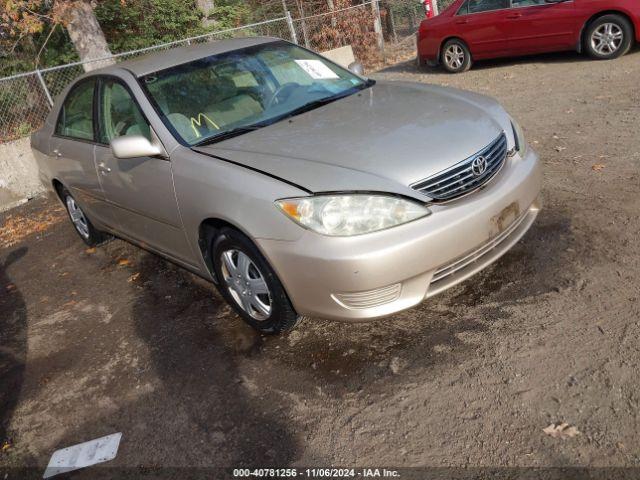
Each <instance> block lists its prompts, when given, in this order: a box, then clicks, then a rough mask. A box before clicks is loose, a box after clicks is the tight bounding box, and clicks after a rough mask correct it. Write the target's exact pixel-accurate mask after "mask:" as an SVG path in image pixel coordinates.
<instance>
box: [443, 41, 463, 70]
mask: <svg viewBox="0 0 640 480" xmlns="http://www.w3.org/2000/svg"><path fill="white" fill-rule="evenodd" d="M444 61H445V62H446V63H447V65H448V66H449V67H450V68H451V69H453V70H457V69H459V68H460V67H462V65H463V64H464V50H463V49H462V47H461V46H460V45H456V44H453V45H449V47H447V49H446V50H445V52H444Z"/></svg>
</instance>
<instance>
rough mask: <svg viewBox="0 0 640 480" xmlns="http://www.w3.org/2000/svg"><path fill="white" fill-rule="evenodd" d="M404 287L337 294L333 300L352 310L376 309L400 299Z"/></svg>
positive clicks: (396, 285)
mask: <svg viewBox="0 0 640 480" xmlns="http://www.w3.org/2000/svg"><path fill="white" fill-rule="evenodd" d="M401 289H402V285H401V284H399V283H396V284H394V285H389V286H387V287H382V288H377V289H375V290H367V291H365V292H353V293H336V294H334V295H332V296H333V298H334V299H335V300H336V301H338V302H339V303H341V304H342V305H343V306H345V307H347V308H351V309H357V310H360V309H365V308H375V307H379V306H380V305H384V304H385V303H390V302H393V301H395V300H397V299H398V297H400V291H401Z"/></svg>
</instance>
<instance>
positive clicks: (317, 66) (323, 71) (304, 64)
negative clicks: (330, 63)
mask: <svg viewBox="0 0 640 480" xmlns="http://www.w3.org/2000/svg"><path fill="white" fill-rule="evenodd" d="M295 62H296V63H297V64H298V65H299V66H300V68H302V69H303V70H304V71H305V72H307V73H308V74H309V76H310V77H311V78H313V79H315V80H326V79H329V78H340V77H339V76H338V75H336V72H334V71H333V70H331V69H330V68H329V67H327V66H326V65H325V64H324V63H323V62H322V61H321V60H296V61H295Z"/></svg>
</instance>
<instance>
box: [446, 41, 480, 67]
mask: <svg viewBox="0 0 640 480" xmlns="http://www.w3.org/2000/svg"><path fill="white" fill-rule="evenodd" d="M440 62H441V63H442V66H443V67H444V69H445V70H446V71H447V72H449V73H461V72H466V71H467V70H469V69H470V68H471V64H472V63H473V62H472V60H471V52H470V51H469V48H468V47H467V45H466V44H465V43H464V42H463V41H462V40H459V39H457V38H453V39H451V40H449V41H447V42H446V43H445V44H444V46H443V47H442V52H441V54H440Z"/></svg>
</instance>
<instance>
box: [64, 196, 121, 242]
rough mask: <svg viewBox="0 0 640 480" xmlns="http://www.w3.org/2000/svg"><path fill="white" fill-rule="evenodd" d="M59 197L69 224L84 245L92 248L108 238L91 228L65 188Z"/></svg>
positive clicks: (91, 225) (85, 216)
mask: <svg viewBox="0 0 640 480" xmlns="http://www.w3.org/2000/svg"><path fill="white" fill-rule="evenodd" d="M60 197H61V198H62V201H63V203H64V205H65V207H66V208H67V213H68V214H69V219H70V220H71V223H72V224H73V226H74V228H75V229H76V232H77V233H78V235H79V236H80V238H81V239H82V241H83V242H84V243H86V244H87V245H89V246H90V247H94V246H96V245H99V244H100V243H103V242H105V241H106V240H108V239H109V238H110V236H109V235H108V234H106V233H104V232H101V231H100V230H98V229H97V228H96V227H94V226H93V223H91V220H89V217H87V215H86V214H85V213H84V211H83V210H82V208H81V207H80V205H78V203H77V202H76V199H75V198H73V196H72V195H71V193H69V191H68V190H67V189H66V188H61V190H60Z"/></svg>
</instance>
